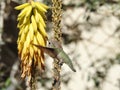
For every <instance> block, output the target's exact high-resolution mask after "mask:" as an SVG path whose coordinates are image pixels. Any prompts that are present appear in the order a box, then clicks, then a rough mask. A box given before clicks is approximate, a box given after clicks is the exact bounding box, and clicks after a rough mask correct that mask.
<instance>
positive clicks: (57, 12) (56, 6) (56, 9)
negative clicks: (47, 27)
mask: <svg viewBox="0 0 120 90" xmlns="http://www.w3.org/2000/svg"><path fill="white" fill-rule="evenodd" d="M52 5H53V6H52V22H53V31H54V39H55V40H56V41H57V42H61V36H62V32H61V16H62V0H52ZM53 65H54V69H53V78H54V82H53V87H52V90H61V86H60V84H61V76H60V71H61V64H60V61H59V60H57V59H55V60H54V62H53Z"/></svg>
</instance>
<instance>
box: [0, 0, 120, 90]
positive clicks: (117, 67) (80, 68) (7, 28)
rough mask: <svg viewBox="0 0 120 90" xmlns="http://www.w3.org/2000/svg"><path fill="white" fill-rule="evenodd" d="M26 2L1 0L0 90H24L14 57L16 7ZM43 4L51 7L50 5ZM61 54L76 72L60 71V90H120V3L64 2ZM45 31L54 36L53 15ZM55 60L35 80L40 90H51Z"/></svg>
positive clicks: (99, 0)
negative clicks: (63, 51)
mask: <svg viewBox="0 0 120 90" xmlns="http://www.w3.org/2000/svg"><path fill="white" fill-rule="evenodd" d="M25 1H26V0H0V90H27V87H26V83H25V81H23V80H22V79H21V78H20V66H19V64H20V60H19V57H18V55H17V44H16V41H17V36H18V32H19V30H18V29H17V27H16V26H17V21H16V18H17V14H18V13H19V11H16V10H14V7H15V6H16V5H19V4H22V3H24V2H25ZM36 1H41V2H43V3H45V4H47V5H48V6H50V7H51V6H52V3H51V0H36ZM62 1H63V15H62V16H63V17H62V37H63V49H64V50H65V52H66V53H67V54H68V55H69V56H70V58H71V59H72V62H73V64H74V67H75V68H76V70H77V72H75V73H74V72H72V71H71V70H70V69H69V67H68V66H67V65H65V64H64V65H63V66H62V71H61V77H62V83H61V90H120V0H62ZM46 15H47V29H46V30H47V32H48V36H49V37H52V35H53V31H52V23H51V15H52V13H51V10H49V11H48V12H47V13H46ZM52 62H53V60H52V58H50V57H49V56H48V55H46V62H45V63H46V70H45V72H44V73H43V74H42V75H41V77H39V76H38V77H37V80H38V83H37V85H38V90H51V88H52V82H53V78H52V76H53V71H52V68H53V64H52Z"/></svg>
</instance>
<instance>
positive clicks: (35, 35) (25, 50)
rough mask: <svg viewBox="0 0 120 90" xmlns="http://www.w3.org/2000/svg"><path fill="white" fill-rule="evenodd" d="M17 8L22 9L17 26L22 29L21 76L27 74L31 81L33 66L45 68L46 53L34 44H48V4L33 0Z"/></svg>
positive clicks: (20, 49)
mask: <svg viewBox="0 0 120 90" xmlns="http://www.w3.org/2000/svg"><path fill="white" fill-rule="evenodd" d="M15 9H16V10H21V12H20V14H19V15H18V18H17V21H18V25H17V27H18V28H19V30H20V31H19V36H18V40H17V44H18V54H19V56H20V59H21V69H22V74H21V77H22V78H25V77H26V76H27V77H28V82H31V77H32V76H31V75H32V72H33V70H34V69H33V67H38V68H39V70H41V71H42V70H44V53H43V51H40V50H38V48H36V47H34V46H33V45H32V44H37V45H42V46H45V45H46V41H47V33H46V31H45V27H46V24H45V17H46V16H45V13H46V11H47V9H48V6H46V5H44V4H42V3H39V2H34V1H31V2H29V3H25V4H22V5H19V6H17V7H15Z"/></svg>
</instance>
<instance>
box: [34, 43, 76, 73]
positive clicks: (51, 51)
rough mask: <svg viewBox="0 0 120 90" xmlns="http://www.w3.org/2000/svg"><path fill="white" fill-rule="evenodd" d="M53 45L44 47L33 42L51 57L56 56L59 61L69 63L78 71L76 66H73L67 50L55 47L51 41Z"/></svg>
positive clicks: (72, 68)
mask: <svg viewBox="0 0 120 90" xmlns="http://www.w3.org/2000/svg"><path fill="white" fill-rule="evenodd" d="M49 44H50V46H51V47H44V46H41V45H36V44H33V45H34V46H35V47H37V48H39V49H41V50H42V51H43V52H45V53H46V54H48V55H49V56H50V57H52V58H55V59H57V60H59V61H62V63H65V64H67V65H68V66H69V67H70V68H71V70H72V71H74V72H76V70H75V68H74V67H73V64H72V61H71V59H70V57H69V56H68V55H67V54H66V53H65V51H64V50H63V49H62V47H61V48H58V47H55V44H53V43H52V42H49Z"/></svg>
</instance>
